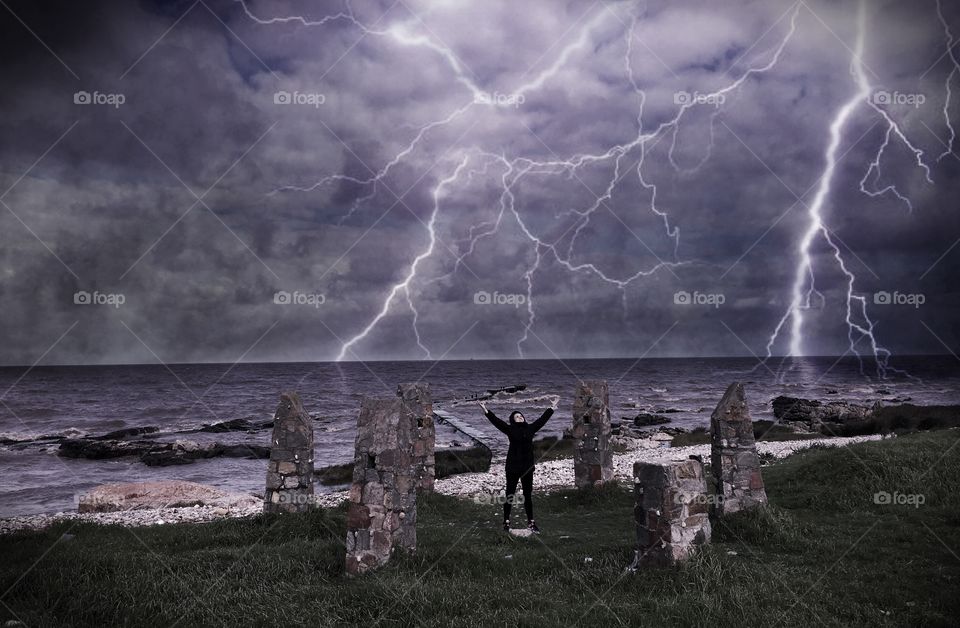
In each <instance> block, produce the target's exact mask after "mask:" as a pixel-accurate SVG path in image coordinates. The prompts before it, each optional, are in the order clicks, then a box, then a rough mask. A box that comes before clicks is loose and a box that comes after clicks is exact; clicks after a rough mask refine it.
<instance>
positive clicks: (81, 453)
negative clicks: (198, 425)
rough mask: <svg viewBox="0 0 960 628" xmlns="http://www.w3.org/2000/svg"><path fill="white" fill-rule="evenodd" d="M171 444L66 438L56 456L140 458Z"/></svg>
mask: <svg viewBox="0 0 960 628" xmlns="http://www.w3.org/2000/svg"><path fill="white" fill-rule="evenodd" d="M172 446H173V445H172V443H158V442H156V441H152V440H134V441H127V440H94V439H91V438H68V439H67V440H65V441H63V442H62V443H60V448H59V450H58V451H57V455H60V456H63V457H64V458H86V459H88V460H107V459H111V458H123V457H125V456H140V455H143V454H145V453H147V452H149V451H151V450H158V451H159V450H163V449H169V448H170V447H172Z"/></svg>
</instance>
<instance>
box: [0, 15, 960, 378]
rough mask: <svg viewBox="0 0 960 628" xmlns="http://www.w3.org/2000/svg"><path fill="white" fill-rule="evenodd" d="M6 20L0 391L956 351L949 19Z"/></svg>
mask: <svg viewBox="0 0 960 628" xmlns="http://www.w3.org/2000/svg"><path fill="white" fill-rule="evenodd" d="M2 5H3V6H2V7H0V29H2V32H0V42H2V43H0V46H2V47H3V59H4V62H3V64H2V66H0V74H2V85H3V89H2V90H0V100H2V110H3V116H2V118H0V127H2V137H3V141H2V142H0V177H2V181H0V200H2V205H0V297H2V321H3V323H2V326H0V363H2V364H6V365H18V364H26V365H30V364H34V363H35V362H37V361H41V363H44V364H53V363H69V364H74V363H84V364H96V363H130V362H133V363H139V362H156V361H158V360H159V361H163V362H194V361H216V362H234V361H236V360H239V359H242V360H246V361H272V360H297V361H299V360H304V361H311V360H333V359H337V358H338V357H342V358H344V359H347V360H356V359H360V360H372V359H394V358H396V359H419V358H427V357H429V358H432V359H440V358H446V359H454V358H458V359H460V358H496V357H546V358H550V357H555V356H559V357H604V356H641V355H645V356H648V357H661V356H694V355H706V356H722V355H738V356H750V355H758V356H764V355H765V354H766V353H767V351H768V350H769V351H770V352H771V353H773V354H775V355H783V354H788V353H790V352H791V350H794V352H796V350H797V348H799V350H800V351H801V352H802V353H804V354H807V355H840V354H843V353H844V352H846V351H848V350H849V349H850V344H851V338H852V341H853V342H854V349H855V350H857V351H859V352H862V353H864V354H868V355H869V354H871V353H872V352H873V349H872V347H871V338H870V334H872V336H873V339H874V340H875V341H876V342H877V343H879V345H880V346H882V347H885V348H886V349H888V350H889V351H891V352H892V353H893V354H894V355H896V354H906V353H947V352H948V351H951V350H953V351H956V348H957V346H958V344H960V342H958V341H960V328H958V326H957V322H956V316H955V313H956V311H957V308H958V306H960V295H958V292H957V285H958V284H957V282H956V280H955V279H956V276H957V270H958V266H960V246H955V245H956V242H957V239H958V238H960V218H958V209H960V208H958V203H957V200H956V199H957V198H958V191H960V190H958V187H960V184H958V177H957V174H958V172H960V156H958V155H960V140H958V141H956V142H952V145H951V127H954V128H958V126H957V125H958V124H960V120H958V119H957V118H958V117H960V116H958V111H960V104H958V100H960V65H958V64H957V59H960V47H952V48H951V46H952V45H953V44H955V43H956V42H955V41H954V37H960V11H958V7H957V6H956V4H954V3H950V2H943V3H942V6H941V7H939V8H938V4H937V2H935V1H934V0H929V1H927V0H922V1H919V2H907V1H902V2H882V1H870V2H867V3H866V7H865V9H864V11H863V14H862V15H861V14H860V13H859V11H860V9H859V7H858V4H857V3H856V2H852V1H844V2H832V1H829V2H828V1H823V0H809V1H808V2H806V3H803V2H800V3H792V2H789V1H786V0H784V1H767V0H764V1H762V2H760V1H749V0H748V1H742V2H722V3H720V2H714V1H702V2H696V1H693V2H673V1H670V2H666V1H664V2H653V1H652V2H609V1H599V2H590V1H582V2H581V1H577V2H561V1H555V0H529V1H524V2H522V3H520V2H515V1H509V0H485V1H483V2H467V1H465V0H464V1H456V0H446V1H432V2H430V1H425V0H383V1H371V0H354V1H353V2H352V3H349V4H348V3H344V2H338V1H330V2H318V1H312V2H296V1H292V0H286V1H277V2H273V1H268V0H248V1H247V2H244V3H241V2H238V1H237V2H231V1H228V0H199V1H197V2H191V1H189V0H187V1H183V2H180V1H177V2H159V1H154V2H126V3H111V2H93V1H92V2H67V1H36V0H30V1H27V0H22V1H19V0H3V2H2ZM861 17H862V20H861V19H860V18H861ZM860 24H862V32H858V31H860V29H859V28H858V25H860ZM858 36H859V37H862V44H863V54H862V56H858V55H857V54H856V51H857V48H858ZM858 69H859V73H858ZM861 79H862V80H861ZM863 80H865V81H866V85H865V84H864V83H863ZM858 81H859V82H858ZM858 93H859V94H861V96H862V98H859V99H858V97H857V96H858ZM847 105H849V107H846V106H847ZM845 108H846V110H845ZM842 113H846V114H847V115H841V114H842ZM832 162H835V163H832ZM830 165H832V166H833V167H832V168H828V166H830ZM824 181H826V184H824ZM818 216H819V220H820V222H817V220H818ZM818 226H819V227H822V228H820V229H818V228H817V227H818ZM811 234H812V235H811ZM805 243H806V246H805ZM804 252H806V255H805V254H804ZM806 258H808V259H809V261H810V264H809V267H808V266H805V265H804V260H805V259H806ZM798 277H799V280H800V283H799V285H798V289H799V292H798V291H797V288H795V284H796V283H797V281H798ZM848 291H849V294H848ZM797 294H799V295H800V296H801V297H802V299H801V300H800V301H798V300H797V298H796V296H797ZM791 312H797V313H798V314H797V316H796V317H794V316H792V315H791ZM797 319H802V324H800V325H799V326H795V325H794V323H795V322H796V320H797ZM848 321H849V322H848ZM780 323H782V324H780ZM778 324H780V325H779V334H778V335H777V337H776V338H775V339H774V342H772V343H769V347H768V342H769V341H770V338H771V335H772V334H774V332H775V331H776V330H777V328H778ZM851 330H852V331H851Z"/></svg>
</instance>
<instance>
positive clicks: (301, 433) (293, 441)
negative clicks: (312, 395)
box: [263, 392, 314, 513]
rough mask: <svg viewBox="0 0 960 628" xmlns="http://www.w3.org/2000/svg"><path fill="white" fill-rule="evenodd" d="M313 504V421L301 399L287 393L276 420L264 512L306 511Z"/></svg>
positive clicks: (275, 417)
mask: <svg viewBox="0 0 960 628" xmlns="http://www.w3.org/2000/svg"><path fill="white" fill-rule="evenodd" d="M313 501H314V498H313V421H312V420H311V418H310V414H309V413H308V412H307V411H306V410H304V408H303V404H302V403H301V402H300V396H299V395H297V393H294V392H285V393H282V394H281V395H280V405H279V406H277V412H276V414H275V415H274V417H273V434H272V436H271V437H270V462H269V463H268V465H267V491H266V494H265V495H264V499H263V512H265V513H270V512H306V511H307V510H309V509H310V507H311V506H312V505H313Z"/></svg>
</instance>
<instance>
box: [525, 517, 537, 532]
mask: <svg viewBox="0 0 960 628" xmlns="http://www.w3.org/2000/svg"><path fill="white" fill-rule="evenodd" d="M527 530H530V531H531V532H533V533H534V534H540V526H538V525H537V522H536V521H534V520H533V519H531V520H530V521H528V522H527Z"/></svg>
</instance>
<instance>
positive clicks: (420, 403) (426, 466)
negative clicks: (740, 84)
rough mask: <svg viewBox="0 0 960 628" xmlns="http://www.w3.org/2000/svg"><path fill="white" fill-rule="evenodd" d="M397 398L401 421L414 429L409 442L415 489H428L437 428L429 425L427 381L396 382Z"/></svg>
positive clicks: (430, 411)
mask: <svg viewBox="0 0 960 628" xmlns="http://www.w3.org/2000/svg"><path fill="white" fill-rule="evenodd" d="M397 396H398V397H400V400H401V406H400V410H401V412H402V413H403V416H402V417H401V420H402V421H408V422H410V423H411V425H412V426H413V427H414V429H415V430H416V440H415V441H414V444H413V465H414V474H415V477H416V478H417V488H418V489H420V490H423V491H427V492H429V491H432V490H433V482H434V477H435V475H436V468H435V459H434V448H435V447H436V442H437V430H436V428H435V427H434V425H433V400H432V398H431V396H430V384H426V383H423V384H419V383H418V384H400V386H398V387H397Z"/></svg>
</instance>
